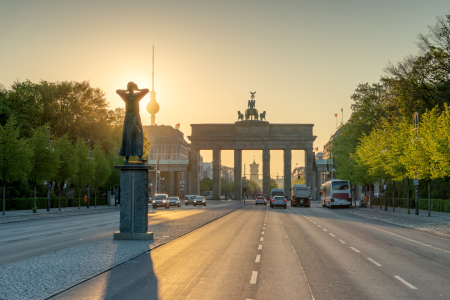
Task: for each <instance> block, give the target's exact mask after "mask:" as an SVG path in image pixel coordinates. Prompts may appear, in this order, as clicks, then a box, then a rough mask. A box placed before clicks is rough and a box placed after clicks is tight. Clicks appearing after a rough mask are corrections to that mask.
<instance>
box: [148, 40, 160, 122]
mask: <svg viewBox="0 0 450 300" xmlns="http://www.w3.org/2000/svg"><path fill="white" fill-rule="evenodd" d="M147 111H148V113H149V114H150V116H151V125H152V126H155V115H156V113H157V112H158V111H159V104H158V103H156V92H155V46H153V54H152V90H151V91H150V102H149V103H148V104H147Z"/></svg>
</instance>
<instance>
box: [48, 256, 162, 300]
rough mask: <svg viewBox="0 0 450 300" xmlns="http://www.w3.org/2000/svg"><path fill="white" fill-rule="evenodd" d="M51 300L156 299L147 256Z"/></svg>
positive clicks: (153, 274) (156, 282)
mask: <svg viewBox="0 0 450 300" xmlns="http://www.w3.org/2000/svg"><path fill="white" fill-rule="evenodd" d="M51 299H77V300H88V299H89V300H91V299H111V300H116V299H117V300H119V299H120V300H125V299H158V280H157V278H156V277H155V273H154V270H153V262H152V259H151V256H150V253H145V254H142V255H140V256H138V257H136V258H134V259H132V260H129V261H127V262H125V263H123V264H121V265H119V266H117V267H115V268H113V269H111V270H109V271H107V272H105V273H103V274H100V275H98V276H96V277H94V278H92V279H90V280H88V281H86V282H83V283H81V284H79V285H77V286H75V287H73V288H71V289H69V290H67V291H65V292H63V293H61V294H59V295H56V296H55V297H52V298H51Z"/></svg>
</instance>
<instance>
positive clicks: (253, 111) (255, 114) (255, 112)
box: [245, 108, 258, 120]
mask: <svg viewBox="0 0 450 300" xmlns="http://www.w3.org/2000/svg"><path fill="white" fill-rule="evenodd" d="M250 117H252V120H258V110H257V109H256V108H247V109H246V110H245V119H246V120H248V119H249V118H250Z"/></svg>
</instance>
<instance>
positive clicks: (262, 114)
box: [259, 111, 266, 121]
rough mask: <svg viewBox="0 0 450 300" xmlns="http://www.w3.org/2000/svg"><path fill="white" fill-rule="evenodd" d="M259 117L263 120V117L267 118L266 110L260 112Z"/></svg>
mask: <svg viewBox="0 0 450 300" xmlns="http://www.w3.org/2000/svg"><path fill="white" fill-rule="evenodd" d="M259 119H260V120H261V121H262V120H263V119H264V120H265V119H266V111H264V112H263V113H261V114H259Z"/></svg>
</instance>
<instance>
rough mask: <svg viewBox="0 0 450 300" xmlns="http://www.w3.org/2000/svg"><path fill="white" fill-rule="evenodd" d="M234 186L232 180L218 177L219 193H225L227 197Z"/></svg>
mask: <svg viewBox="0 0 450 300" xmlns="http://www.w3.org/2000/svg"><path fill="white" fill-rule="evenodd" d="M233 188H234V182H228V180H226V179H225V178H221V179H220V193H221V194H222V195H227V197H230V193H231V192H232V189H233Z"/></svg>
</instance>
